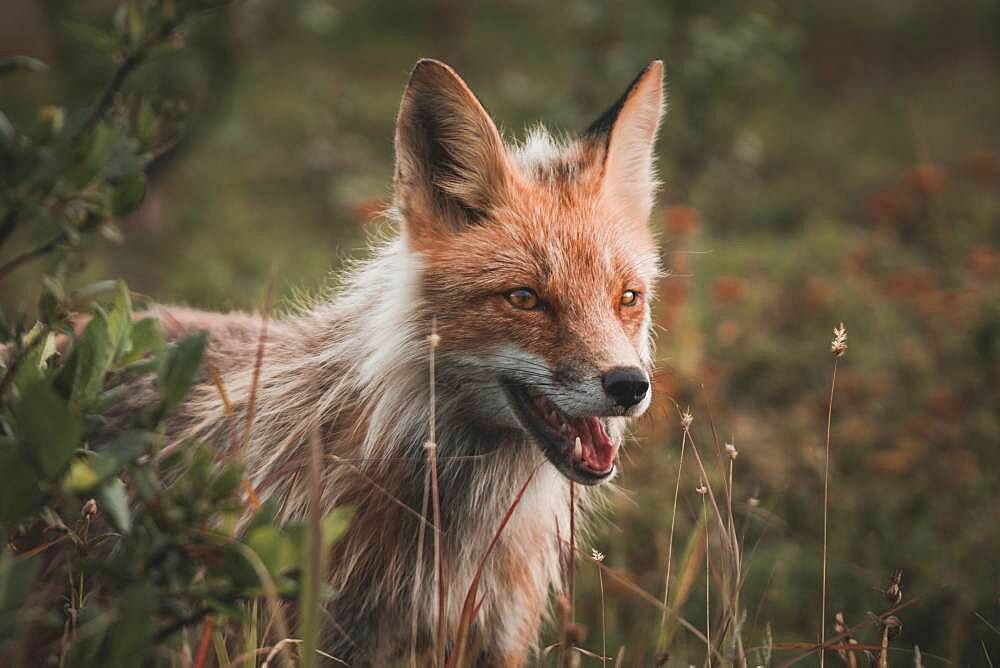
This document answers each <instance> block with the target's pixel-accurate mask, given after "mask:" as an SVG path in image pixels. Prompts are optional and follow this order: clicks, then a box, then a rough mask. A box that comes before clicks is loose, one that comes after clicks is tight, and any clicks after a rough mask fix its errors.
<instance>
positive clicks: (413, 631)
mask: <svg viewBox="0 0 1000 668" xmlns="http://www.w3.org/2000/svg"><path fill="white" fill-rule="evenodd" d="M430 490H431V471H430V469H427V472H426V473H425V474H424V498H423V501H422V502H421V505H420V519H421V522H420V530H419V532H418V533H417V557H416V566H415V568H416V571H415V573H414V581H413V585H414V586H413V601H412V604H411V607H412V608H413V610H412V617H411V619H410V668H417V627H418V626H419V622H420V614H419V612H420V606H419V605H418V601H420V597H421V594H422V593H423V581H424V536H425V534H426V533H427V532H426V523H427V520H426V519H425V518H426V517H427V504H428V503H429V502H430ZM404 505H405V504H404ZM407 508H409V506H407Z"/></svg>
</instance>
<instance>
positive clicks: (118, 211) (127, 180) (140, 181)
mask: <svg viewBox="0 0 1000 668" xmlns="http://www.w3.org/2000/svg"><path fill="white" fill-rule="evenodd" d="M145 196H146V175H145V174H142V173H141V172H140V173H138V174H132V175H131V176H126V177H123V178H121V179H118V180H117V181H115V182H114V192H113V193H112V195H111V213H112V214H113V215H115V216H125V215H128V214H130V213H132V212H133V211H135V210H136V209H137V208H139V205H140V204H142V200H143V198H144V197H145Z"/></svg>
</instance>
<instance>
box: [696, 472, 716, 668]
mask: <svg viewBox="0 0 1000 668" xmlns="http://www.w3.org/2000/svg"><path fill="white" fill-rule="evenodd" d="M695 491H697V492H698V494H700V495H701V512H702V513H703V514H704V515H705V516H708V504H707V503H706V501H705V494H707V493H708V482H707V481H704V482H702V483H701V485H699V486H698V489H697V490H695ZM709 547H710V545H709V532H708V531H705V665H706V666H711V665H712V568H711V556H710V554H711V553H710V550H709Z"/></svg>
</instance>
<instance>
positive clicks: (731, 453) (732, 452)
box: [726, 443, 740, 459]
mask: <svg viewBox="0 0 1000 668" xmlns="http://www.w3.org/2000/svg"><path fill="white" fill-rule="evenodd" d="M739 454H740V453H739V451H738V450H737V449H736V446H735V445H733V444H732V443H726V456H727V457H729V458H730V459H736V457H737V456H738V455H739Z"/></svg>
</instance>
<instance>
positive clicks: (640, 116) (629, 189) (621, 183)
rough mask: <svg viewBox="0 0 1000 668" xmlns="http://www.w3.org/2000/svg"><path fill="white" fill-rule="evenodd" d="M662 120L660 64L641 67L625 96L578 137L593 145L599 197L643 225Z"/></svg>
mask: <svg viewBox="0 0 1000 668" xmlns="http://www.w3.org/2000/svg"><path fill="white" fill-rule="evenodd" d="M662 116H663V61H660V60H654V61H653V62H651V63H650V64H649V65H647V66H646V67H645V69H643V70H642V71H641V72H639V75H638V76H637V77H636V78H635V80H634V81H632V83H631V84H630V85H629V87H628V88H627V89H626V90H625V93H624V94H623V95H622V96H621V98H619V99H618V101H617V102H615V104H614V105H613V106H612V107H611V108H610V109H608V110H607V111H606V112H604V114H603V115H602V116H601V117H600V118H598V119H597V120H596V121H594V123H593V124H591V126H590V127H589V128H587V130H586V131H585V132H584V134H583V137H584V139H585V140H587V141H591V142H594V143H595V144H596V145H597V149H598V151H600V153H599V155H600V156H601V158H600V159H602V160H603V170H602V172H601V193H602V196H604V197H607V198H608V199H609V201H610V202H611V203H612V205H613V206H615V207H616V208H619V209H620V210H621V211H622V212H623V213H624V214H625V215H627V216H630V217H632V218H634V219H636V220H641V221H643V222H645V221H646V219H648V218H649V214H650V212H651V211H652V208H653V197H654V196H655V195H656V189H657V188H658V187H659V182H658V181H657V178H656V169H655V166H654V164H653V145H654V144H655V143H656V132H657V130H658V129H659V127H660V119H661V117H662Z"/></svg>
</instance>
